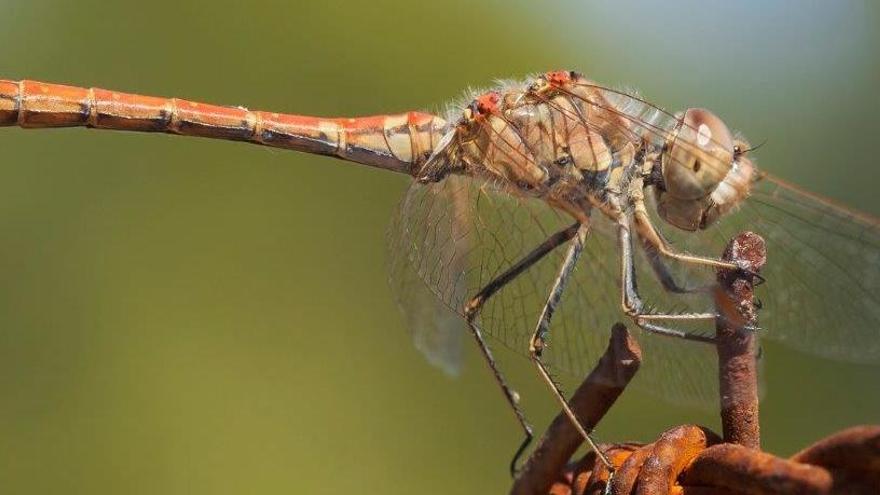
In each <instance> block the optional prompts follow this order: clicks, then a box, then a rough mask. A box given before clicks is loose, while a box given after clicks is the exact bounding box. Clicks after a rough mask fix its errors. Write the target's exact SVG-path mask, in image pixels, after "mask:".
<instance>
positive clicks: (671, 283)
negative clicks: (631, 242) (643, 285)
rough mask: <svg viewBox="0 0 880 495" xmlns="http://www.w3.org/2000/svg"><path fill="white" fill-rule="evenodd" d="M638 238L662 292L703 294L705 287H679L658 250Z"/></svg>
mask: <svg viewBox="0 0 880 495" xmlns="http://www.w3.org/2000/svg"><path fill="white" fill-rule="evenodd" d="M639 238H640V239H641V240H642V242H641V243H640V246H641V247H642V250H643V251H644V252H645V255H646V256H647V258H648V262H649V263H650V264H651V269H652V270H653V271H654V275H656V276H657V280H659V281H660V285H662V286H663V289H664V290H666V291H667V292H671V293H673V294H694V293H697V292H705V290H706V287H689V286H686V285H679V283H678V282H677V281H676V280H675V277H673V275H672V272H671V271H670V269H669V265H667V264H666V261H665V260H664V259H663V258H662V257H661V255H660V252H659V250H658V249H657V248H656V247H655V246H654V245H653V244H651V243H650V242H647V241H645V240H644V239H643V238H642V237H641V236H639Z"/></svg>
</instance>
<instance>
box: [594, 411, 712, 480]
mask: <svg viewBox="0 0 880 495" xmlns="http://www.w3.org/2000/svg"><path fill="white" fill-rule="evenodd" d="M719 440H720V438H718V436H717V435H716V434H714V433H712V432H711V431H709V430H707V429H705V428H702V427H699V426H693V425H685V426H679V427H676V428H673V429H671V430H669V431H667V432H665V433H663V435H661V436H660V438H659V439H658V440H657V441H656V442H654V443H653V444H650V445H647V446H645V447H643V448H642V449H641V451H640V452H639V454H637V455H636V456H635V457H636V459H635V461H634V462H631V463H630V462H627V463H624V465H623V466H621V469H620V470H619V472H618V473H616V474H615V477H614V479H613V480H612V482H611V488H612V492H613V493H637V494H654V493H668V492H670V490H672V489H673V488H674V487H675V481H676V479H677V478H678V476H679V474H680V473H681V472H682V470H684V468H685V467H686V466H687V465H688V464H689V463H690V462H691V460H693V459H694V457H696V456H697V454H699V453H700V452H701V451H702V450H704V449H705V448H706V447H707V446H708V445H712V444H714V443H717V442H718V441H719Z"/></svg>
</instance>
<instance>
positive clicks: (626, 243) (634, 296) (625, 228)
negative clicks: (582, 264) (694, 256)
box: [618, 218, 716, 343]
mask: <svg viewBox="0 0 880 495" xmlns="http://www.w3.org/2000/svg"><path fill="white" fill-rule="evenodd" d="M618 244H619V248H620V258H621V263H620V265H621V280H622V283H621V287H622V301H621V303H622V306H623V311H624V312H625V313H626V314H627V315H628V316H630V317H631V318H632V319H633V321H634V322H635V324H636V325H638V326H639V327H640V328H642V329H643V330H645V331H648V332H652V333H656V334H660V335H665V336H668V337H678V338H682V339H686V340H693V341H697V342H706V343H714V338H712V337H709V336H706V335H701V334H698V333H692V332H686V331H683V330H678V329H674V328H669V327H666V326H664V325H660V324H657V323H653V322H654V321H664V320H673V321H685V320H687V321H695V320H714V319H715V317H716V315H715V313H675V314H667V313H657V312H646V311H645V309H644V303H643V302H642V299H641V297H639V291H638V284H637V282H636V272H635V260H634V254H633V246H632V235H631V233H630V224H629V222H628V221H627V220H626V219H623V218H622V219H620V220H619V221H618ZM664 268H665V266H664Z"/></svg>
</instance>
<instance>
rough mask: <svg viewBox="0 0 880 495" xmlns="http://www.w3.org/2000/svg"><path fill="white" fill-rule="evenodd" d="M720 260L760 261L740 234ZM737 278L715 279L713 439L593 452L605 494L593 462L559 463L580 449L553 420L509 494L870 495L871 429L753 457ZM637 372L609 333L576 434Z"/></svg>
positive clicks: (877, 463) (878, 443) (874, 481)
mask: <svg viewBox="0 0 880 495" xmlns="http://www.w3.org/2000/svg"><path fill="white" fill-rule="evenodd" d="M724 258H725V259H727V260H735V261H738V262H740V263H741V264H743V265H744V268H747V269H748V270H750V271H751V272H752V273H756V272H757V271H759V270H760V269H761V267H762V266H763V264H764V262H765V261H766V253H765V248H764V241H763V239H761V237H760V236H758V235H756V234H753V233H751V232H744V233H742V234H740V235H738V236H737V237H735V238H734V239H733V240H731V242H730V243H729V244H728V246H727V249H726V250H725V253H724ZM746 273H747V272H743V271H736V272H730V271H728V272H725V271H720V272H719V273H718V282H719V289H718V290H717V291H716V294H715V303H716V308H717V310H718V313H719V315H720V317H719V318H718V321H717V323H716V337H717V342H718V343H717V349H718V357H719V379H720V385H721V387H720V391H721V417H722V428H723V438H722V437H721V436H719V435H717V434H716V433H714V432H712V431H711V430H709V429H707V428H704V427H701V426H696V425H683V426H678V427H675V428H672V429H670V430H668V431H666V432H664V433H663V434H662V435H660V437H659V438H658V439H657V440H656V441H654V442H652V443H648V444H638V443H621V444H613V445H603V446H602V448H603V449H604V451H605V453H606V455H607V456H608V457H609V459H610V460H611V461H612V463H613V464H614V466H615V468H616V470H615V473H614V476H613V477H612V478H611V483H610V486H609V483H608V480H609V474H610V473H609V472H608V470H607V469H606V468H605V466H604V465H603V464H602V463H601V462H599V461H598V459H597V458H596V455H595V454H594V453H592V452H591V453H588V454H587V455H585V456H584V457H583V458H581V459H580V460H578V461H576V462H574V463H568V459H569V458H570V457H571V455H573V454H574V452H575V450H577V448H578V446H579V445H580V442H581V439H580V438H579V436H578V434H577V432H576V430H575V429H574V427H572V426H571V425H570V424H569V422H568V419H567V417H566V416H565V415H564V414H560V415H559V416H557V418H556V419H555V420H554V421H553V423H552V424H551V426H550V427H549V428H548V430H547V431H546V432H545V434H544V435H543V437H542V438H541V440H540V442H539V443H538V446H537V447H536V449H535V450H534V452H533V453H532V455H531V456H530V457H529V459H528V460H527V461H526V463H525V465H524V466H523V469H522V470H521V471H520V473H519V475H518V476H517V479H516V480H515V481H514V485H513V488H512V490H511V493H512V494H515V495H526V494H553V495H586V494H602V493H610V494H613V495H627V494H644V495H652V494H665V493H675V494H684V495H702V494H717V495H733V494H746V495H750V494H762V495H763V494H783V493H785V494H788V493H797V494H801V493H803V494H844V493H845V494H855V495H858V494H869V493H870V494H877V493H880V425H866V426H855V427H852V428H849V429H846V430H843V431H841V432H838V433H836V434H833V435H831V436H829V437H827V438H825V439H823V440H820V441H818V442H816V443H814V444H813V445H811V446H809V447H807V448H806V449H804V450H802V451H801V452H799V453H797V454H795V455H794V456H792V457H791V458H789V459H783V458H780V457H777V456H774V455H772V454H769V453H766V452H762V451H760V450H759V448H760V428H759V424H758V392H757V390H758V389H757V370H756V364H755V350H756V343H755V339H754V331H753V329H751V328H750V327H752V326H754V324H755V312H756V307H755V305H754V303H753V295H754V292H753V289H754V281H755V280H754V278H755V277H753V276H749V275H746ZM640 362H641V350H640V349H639V347H638V344H637V342H636V341H635V340H634V339H633V338H632V337H631V336H630V334H629V332H628V331H627V330H626V328H625V327H624V326H623V325H620V324H618V325H615V327H614V328H613V329H612V335H611V340H610V342H609V345H608V349H607V350H606V352H605V354H604V356H603V357H602V359H601V360H600V362H599V364H598V365H597V366H596V368H595V369H593V371H592V372H591V373H590V375H589V376H588V377H587V379H586V380H585V381H584V382H583V383H582V384H581V386H580V387H579V388H578V389H577V391H576V392H575V393H574V394H573V396H572V398H571V400H570V403H571V406H572V409H573V410H574V411H575V413H576V414H578V416H579V417H580V418H581V419H582V421H583V424H584V426H586V427H587V428H593V427H595V425H596V424H597V423H598V422H599V420H601V418H602V416H603V415H604V414H605V412H607V411H608V410H609V409H610V408H611V406H612V405H613V403H614V402H615V400H616V399H617V397H618V396H619V395H620V394H621V393H622V392H623V390H624V388H625V387H626V385H627V384H628V383H629V381H630V380H631V379H632V378H633V376H635V373H636V371H637V370H638V368H639V364H640Z"/></svg>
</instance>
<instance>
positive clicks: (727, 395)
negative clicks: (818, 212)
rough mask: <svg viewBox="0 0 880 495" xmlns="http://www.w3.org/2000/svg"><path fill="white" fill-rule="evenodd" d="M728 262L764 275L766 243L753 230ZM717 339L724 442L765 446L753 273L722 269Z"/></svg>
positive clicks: (733, 244) (738, 240)
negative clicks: (759, 392)
mask: <svg viewBox="0 0 880 495" xmlns="http://www.w3.org/2000/svg"><path fill="white" fill-rule="evenodd" d="M722 259H724V260H725V261H734V262H736V263H738V264H740V265H741V266H745V267H746V268H748V269H749V270H752V271H753V272H758V271H759V270H760V269H761V268H762V267H763V266H764V264H765V263H766V261H767V252H766V246H765V244H764V240H763V239H762V238H761V237H760V236H759V235H757V234H754V233H752V232H743V233H741V234H739V235H738V236H736V237H735V238H733V239H732V240H731V241H730V243H729V244H728V245H727V249H725V252H724V255H723V256H722ZM715 307H716V310H717V312H718V314H719V318H717V320H716V328H715V331H716V333H715V338H716V350H717V353H718V372H719V373H718V376H719V385H720V387H719V389H720V393H721V425H722V431H723V433H724V440H725V441H726V442H730V443H736V444H739V445H743V446H746V447H750V448H754V449H758V448H760V447H761V436H760V425H759V422H758V370H757V361H756V356H757V354H758V349H757V345H758V344H757V339H756V338H755V335H754V332H755V331H756V330H754V329H748V328H745V327H747V326H755V325H756V324H757V310H756V309H755V305H754V284H753V280H752V277H751V275H746V273H745V272H742V271H739V270H725V269H722V270H719V272H718V287H717V288H716V290H715Z"/></svg>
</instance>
